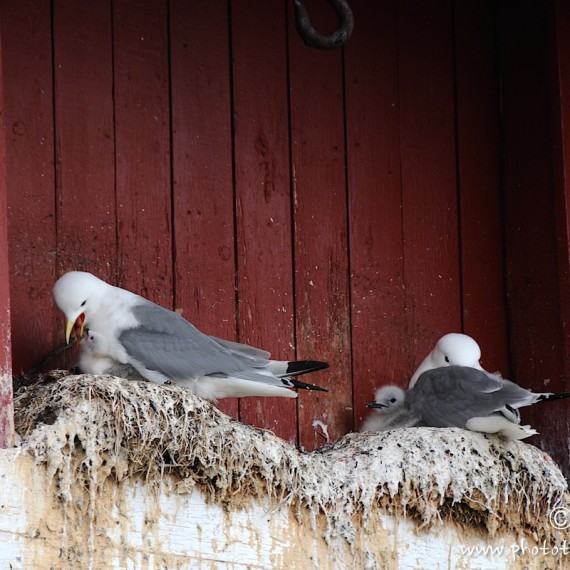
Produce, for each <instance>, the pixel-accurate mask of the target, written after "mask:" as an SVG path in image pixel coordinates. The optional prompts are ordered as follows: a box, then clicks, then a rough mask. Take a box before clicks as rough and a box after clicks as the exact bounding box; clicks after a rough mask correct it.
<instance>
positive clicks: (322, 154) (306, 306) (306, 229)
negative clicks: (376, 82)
mask: <svg viewBox="0 0 570 570" xmlns="http://www.w3.org/2000/svg"><path fill="white" fill-rule="evenodd" d="M292 12H293V11H292V10H290V20H289V77H290V93H291V105H290V113H291V153H292V154H291V164H292V173H291V174H292V184H293V220H294V223H293V230H294V236H295V243H294V254H295V322H296V331H295V332H296V340H295V345H296V349H297V357H298V358H317V359H320V360H326V361H328V362H329V363H330V365H331V367H330V369H328V370H326V371H324V372H322V373H318V374H311V375H310V376H307V381H308V382H314V383H316V384H318V385H319V386H322V387H323V388H328V389H329V392H306V391H300V392H299V399H298V409H299V443H300V444H301V446H302V447H303V448H304V449H314V448H315V447H320V446H321V445H322V444H323V443H324V442H325V441H326V436H328V437H330V438H332V439H336V438H337V437H339V436H340V435H341V434H343V433H346V432H347V431H350V430H351V429H352V426H353V412H352V382H351V378H350V375H349V374H347V373H346V371H347V370H350V369H351V356H350V321H349V319H347V318H346V317H347V315H348V314H349V299H348V279H349V271H348V247H347V245H348V244H347V242H348V235H347V229H346V221H347V215H348V214H347V188H346V177H345V160H344V157H345V142H344V121H343V105H344V101H343V85H342V53H341V52H340V51H336V52H335V53H333V54H331V53H327V52H323V51H321V50H315V49H313V50H311V49H309V48H307V46H306V45H305V44H304V43H303V42H302V41H301V38H300V37H299V35H298V34H297V30H296V28H295V26H294V25H293V17H292V16H293V14H292ZM324 14H325V15H326V16H327V17H325V18H322V19H319V18H314V19H313V20H312V24H313V25H314V26H315V27H316V28H317V29H325V30H326V29H329V28H332V27H334V25H335V23H336V18H335V14H334V12H333V11H332V10H331V11H328V12H327V11H324ZM323 85H327V89H326V90H323ZM317 422H320V423H317ZM323 430H325V431H326V433H323Z"/></svg>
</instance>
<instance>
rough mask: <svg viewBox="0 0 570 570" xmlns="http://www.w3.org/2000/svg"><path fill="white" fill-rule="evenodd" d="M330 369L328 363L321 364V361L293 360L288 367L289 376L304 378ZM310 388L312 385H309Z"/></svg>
mask: <svg viewBox="0 0 570 570" xmlns="http://www.w3.org/2000/svg"><path fill="white" fill-rule="evenodd" d="M328 367H329V363H328V362H321V361H320V360H293V361H291V362H289V363H288V365H287V374H286V375H287V376H302V375H303V374H309V372H316V371H317V370H325V368H328ZM309 386H310V384H309Z"/></svg>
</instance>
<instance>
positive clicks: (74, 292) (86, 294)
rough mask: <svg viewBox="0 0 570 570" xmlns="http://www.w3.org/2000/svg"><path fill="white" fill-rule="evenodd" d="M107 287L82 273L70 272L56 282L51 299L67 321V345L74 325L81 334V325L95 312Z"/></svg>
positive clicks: (89, 275) (98, 280)
mask: <svg viewBox="0 0 570 570" xmlns="http://www.w3.org/2000/svg"><path fill="white" fill-rule="evenodd" d="M108 287H110V286H109V285H108V284H107V283H105V282H104V281H101V279H99V278H98V277H95V275H92V274H91V273H86V272H84V271H70V272H69V273H66V274H65V275H62V276H61V277H60V278H59V279H58V280H57V281H56V283H55V285H54V286H53V298H54V301H55V304H56V305H57V306H58V308H59V309H60V310H61V312H62V313H63V314H64V315H65V318H66V319H67V324H66V329H65V340H66V342H67V343H69V337H70V336H71V331H72V330H73V327H74V326H75V324H76V323H78V324H79V326H80V328H81V333H82V332H83V325H88V323H89V315H90V314H93V313H94V312H95V311H97V309H98V307H99V305H100V303H101V300H102V299H103V297H104V295H105V290H106V289H107V288H108Z"/></svg>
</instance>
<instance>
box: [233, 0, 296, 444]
mask: <svg viewBox="0 0 570 570" xmlns="http://www.w3.org/2000/svg"><path fill="white" fill-rule="evenodd" d="M231 15H232V56H233V97H234V113H235V114H234V145H235V185H236V199H237V223H238V226H237V247H238V260H237V267H238V303H239V306H238V319H239V321H238V322H239V336H240V340H241V341H242V342H247V343H249V344H252V345H254V346H259V347H260V348H264V349H266V350H269V351H271V353H272V356H273V358H278V359H288V358H292V357H294V350H293V341H294V334H293V333H294V330H293V310H294V306H293V280H292V276H293V265H292V243H291V203H290V187H289V185H290V179H289V158H288V156H289V152H288V148H289V142H288V120H287V117H288V111H287V67H286V53H287V52H286V45H287V44H286V33H285V22H286V12H285V5H284V3H276V4H273V3H268V2H264V1H263V0H252V1H250V2H233V3H232V10H231ZM301 397H303V396H301ZM240 407H241V418H242V420H243V421H244V422H245V423H248V424H253V425H257V426H263V427H265V428H268V429H272V430H274V431H275V433H276V434H277V435H279V436H280V437H283V438H284V439H286V440H295V439H296V423H297V417H296V416H297V414H296V405H295V402H294V401H292V400H290V399H285V398H250V399H248V398H245V399H243V400H242V401H241V402H240Z"/></svg>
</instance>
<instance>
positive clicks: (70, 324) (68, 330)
mask: <svg viewBox="0 0 570 570" xmlns="http://www.w3.org/2000/svg"><path fill="white" fill-rule="evenodd" d="M77 320H79V338H82V337H83V319H76V320H75V321H67V324H66V325H65V342H66V344H69V337H70V336H71V331H72V330H73V327H74V326H75V323H76V322H77Z"/></svg>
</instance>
